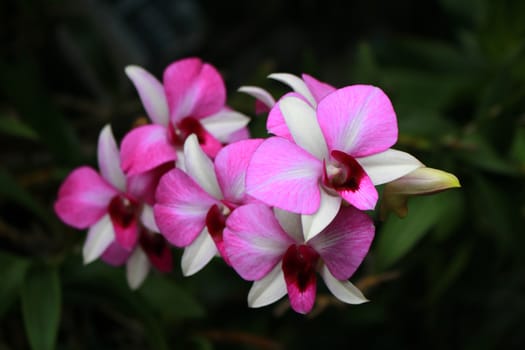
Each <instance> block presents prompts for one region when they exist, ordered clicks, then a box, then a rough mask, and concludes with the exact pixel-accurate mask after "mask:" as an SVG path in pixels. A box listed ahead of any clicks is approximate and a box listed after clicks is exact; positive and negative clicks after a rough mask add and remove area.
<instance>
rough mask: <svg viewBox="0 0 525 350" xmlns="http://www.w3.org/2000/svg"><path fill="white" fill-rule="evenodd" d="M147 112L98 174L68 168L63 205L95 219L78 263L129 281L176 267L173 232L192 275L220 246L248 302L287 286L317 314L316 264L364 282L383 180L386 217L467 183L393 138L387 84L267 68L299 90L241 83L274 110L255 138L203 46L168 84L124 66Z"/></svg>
mask: <svg viewBox="0 0 525 350" xmlns="http://www.w3.org/2000/svg"><path fill="white" fill-rule="evenodd" d="M126 74H127V75H128V77H129V78H130V79H131V81H132V83H133V84H134V85H135V87H136V89H137V92H138V94H139V97H140V99H141V101H142V104H143V106H144V109H145V111H146V113H147V114H148V116H149V118H150V120H151V123H150V124H147V125H143V126H139V127H136V128H134V129H132V130H131V131H130V132H129V133H128V134H126V135H125V136H124V138H123V139H122V142H121V144H120V150H119V148H118V147H117V143H116V141H115V139H114V137H113V134H112V131H111V128H110V127H109V126H105V127H104V128H103V129H102V131H101V133H100V136H99V141H98V167H99V172H97V171H96V170H94V169H93V168H91V167H87V166H84V167H80V168H77V169H75V170H73V172H72V173H71V174H70V175H69V176H68V177H67V178H66V179H65V181H64V182H63V184H62V186H61V187H60V190H59V193H58V199H57V201H56V203H55V211H56V213H57V215H58V216H59V217H60V218H61V219H62V221H64V222H65V223H66V224H68V225H71V226H73V227H75V228H78V229H85V228H89V230H88V236H87V239H86V241H85V244H84V248H83V256H84V262H85V263H89V262H92V261H94V260H96V259H98V258H100V259H102V260H103V261H105V262H107V263H108V264H112V265H123V264H125V265H126V271H127V280H128V283H129V285H130V287H131V288H133V289H135V288H138V287H139V286H140V285H141V283H142V282H143V281H144V279H145V277H146V276H147V274H148V271H149V269H150V266H153V267H154V268H156V269H157V270H159V271H161V272H168V271H170V270H171V269H172V255H171V249H170V246H169V245H170V244H171V245H173V246H176V247H179V248H184V253H183V255H182V261H181V268H182V272H183V274H184V275H185V276H189V275H192V274H195V273H197V272H198V271H200V270H201V269H202V268H203V267H204V266H205V265H206V264H207V263H208V262H209V261H211V259H212V258H213V257H215V256H220V257H221V258H222V259H223V260H224V262H225V263H226V264H228V265H230V266H231V267H232V268H233V269H234V270H235V271H236V272H237V273H238V274H239V275H240V276H241V277H242V278H244V279H245V280H249V281H253V286H252V288H251V290H250V292H249V295H248V304H249V305H250V306H252V307H260V306H264V305H268V304H270V303H273V302H275V301H276V300H278V299H280V298H282V297H283V296H285V295H286V294H288V297H289V300H290V305H291V307H292V308H293V309H294V310H295V311H297V312H299V313H307V312H309V311H310V310H311V309H312V307H313V305H314V302H315V296H316V286H317V274H318V273H319V275H320V276H321V278H322V279H323V281H324V283H325V284H326V286H327V288H328V289H329V290H330V291H331V292H332V293H333V294H334V296H335V297H337V298H338V299H340V300H341V301H343V302H346V303H350V304H359V303H362V302H365V301H366V298H365V297H364V296H363V294H362V293H361V292H360V291H359V290H358V289H357V288H356V287H355V286H354V285H353V284H352V283H350V282H349V279H350V277H352V275H353V274H354V273H355V271H356V270H357V269H358V267H359V266H360V264H361V263H362V261H363V260H364V258H365V256H366V255H367V253H368V250H369V248H370V245H371V243H372V240H373V238H374V232H375V229H374V223H373V221H372V219H371V217H370V215H369V214H368V213H367V212H366V211H370V210H373V209H375V207H376V203H377V201H378V192H377V190H376V186H377V185H381V184H387V185H386V186H385V190H384V196H385V198H384V199H383V201H382V207H381V212H382V214H383V215H386V213H387V212H388V211H390V210H392V211H394V212H396V213H398V214H399V215H405V214H406V200H407V197H408V196H410V195H416V194H423V193H431V192H436V191H440V190H444V189H446V188H450V187H456V186H459V183H458V181H457V179H456V178H455V177H454V176H453V175H451V174H448V173H445V172H442V171H438V170H435V169H430V168H426V167H424V166H423V164H422V163H421V162H420V161H418V160H417V159H416V158H414V157H413V156H411V155H410V154H408V153H405V152H401V151H399V150H395V149H392V148H391V147H392V146H393V145H394V144H395V143H396V141H397V133H398V130H397V120H396V115H395V112H394V109H393V107H392V104H391V102H390V100H389V98H388V97H387V96H386V94H385V93H384V92H383V91H382V90H381V89H379V88H377V87H374V86H370V85H352V86H347V87H343V88H340V89H336V88H335V87H333V86H330V85H328V84H326V83H323V82H320V81H318V80H316V79H315V78H313V77H311V76H309V75H306V74H304V75H303V76H302V78H299V77H297V76H294V75H291V74H285V73H278V74H272V75H270V78H272V79H275V80H278V81H281V82H283V83H285V84H287V85H288V86H289V87H290V88H291V89H292V90H293V91H292V92H289V93H287V94H285V95H284V96H283V97H281V98H280V99H278V100H277V102H276V101H275V99H274V98H273V97H272V96H271V95H270V94H269V93H268V92H267V91H265V90H263V89H261V88H258V87H253V86H245V87H242V88H240V89H239V91H242V92H244V93H247V94H249V95H252V96H254V97H255V98H256V108H255V110H256V112H257V113H262V112H268V119H267V129H268V131H269V133H271V134H272V135H273V136H271V137H269V138H267V139H250V138H249V132H248V129H247V124H248V122H249V118H248V117H247V116H245V115H243V114H241V113H239V112H237V111H234V110H232V109H231V108H229V107H228V106H227V105H226V89H225V85H224V81H223V79H222V77H221V75H220V74H219V73H218V71H217V70H216V69H215V68H214V67H213V66H211V65H210V64H207V63H204V62H202V61H201V60H200V59H197V58H188V59H183V60H180V61H177V62H174V63H172V64H171V65H169V66H168V68H167V69H166V70H165V71H164V76H163V81H162V83H161V82H160V81H158V80H157V79H156V78H155V77H154V76H152V75H151V74H150V73H148V72H147V71H145V70H144V69H142V68H140V67H137V66H129V67H127V68H126Z"/></svg>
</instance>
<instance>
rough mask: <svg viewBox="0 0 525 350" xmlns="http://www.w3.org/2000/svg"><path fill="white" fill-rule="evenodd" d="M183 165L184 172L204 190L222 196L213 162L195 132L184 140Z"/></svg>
mask: <svg viewBox="0 0 525 350" xmlns="http://www.w3.org/2000/svg"><path fill="white" fill-rule="evenodd" d="M184 166H185V167H186V173H188V175H189V176H190V177H191V178H192V179H193V180H195V181H196V182H197V183H198V184H199V185H200V186H201V187H202V188H203V189H204V190H205V191H206V192H208V193H209V194H210V195H212V196H213V197H215V198H217V199H221V198H222V191H221V189H220V187H219V183H218V182H217V177H216V176H215V168H214V167H213V162H212V161H211V159H210V158H208V156H207V155H206V153H204V152H203V150H202V148H201V146H200V145H199V141H198V139H197V136H196V135H195V134H191V135H190V136H189V137H188V138H187V139H186V141H185V142H184Z"/></svg>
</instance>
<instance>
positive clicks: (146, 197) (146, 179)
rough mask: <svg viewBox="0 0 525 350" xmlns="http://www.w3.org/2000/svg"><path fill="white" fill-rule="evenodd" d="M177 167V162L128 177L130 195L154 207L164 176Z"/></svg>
mask: <svg viewBox="0 0 525 350" xmlns="http://www.w3.org/2000/svg"><path fill="white" fill-rule="evenodd" d="M174 167H175V162H173V161H170V162H167V163H164V164H161V165H159V166H157V167H155V168H153V169H151V170H148V171H146V172H143V173H140V174H137V175H132V176H128V177H127V189H128V191H127V192H128V194H129V195H131V196H132V197H133V198H135V199H137V200H138V201H141V202H145V203H148V204H150V205H153V204H154V203H155V190H156V189H157V185H158V183H159V180H160V178H161V177H162V175H164V174H165V173H167V172H168V171H170V170H171V169H173V168H174Z"/></svg>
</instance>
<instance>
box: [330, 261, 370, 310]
mask: <svg viewBox="0 0 525 350" xmlns="http://www.w3.org/2000/svg"><path fill="white" fill-rule="evenodd" d="M320 273H321V277H322V278H323V280H324V283H325V284H326V286H327V287H328V289H329V290H330V292H332V294H333V295H334V296H335V297H336V298H337V299H339V300H341V301H342V302H344V303H347V304H362V303H366V302H367V301H368V299H367V298H366V297H365V296H364V295H363V293H361V291H360V290H359V289H357V287H356V286H354V285H353V284H352V283H350V281H339V280H338V279H336V278H335V277H334V276H333V275H332V274H331V273H330V270H328V268H327V267H326V265H323V267H322V268H321V271H320Z"/></svg>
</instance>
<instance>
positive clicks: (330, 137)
mask: <svg viewBox="0 0 525 350" xmlns="http://www.w3.org/2000/svg"><path fill="white" fill-rule="evenodd" d="M317 117H318V120H319V125H320V126H321V130H322V131H323V134H324V136H325V139H326V142H327V144H328V148H329V149H330V150H338V151H342V152H345V153H348V154H350V155H351V156H353V157H364V156H368V155H371V154H375V153H378V152H382V151H385V150H387V149H388V148H389V147H390V146H392V145H393V144H394V143H395V142H396V141H397V121H396V114H395V112H394V108H393V107H392V103H391V102H390V100H389V99H388V97H387V96H386V95H385V93H384V92H383V91H382V90H381V89H379V88H376V87H373V86H369V85H352V86H348V87H345V88H342V89H339V90H337V91H335V92H333V93H331V94H329V95H328V96H326V97H325V98H324V99H323V100H322V101H321V102H320V103H319V106H318V107H317Z"/></svg>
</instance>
